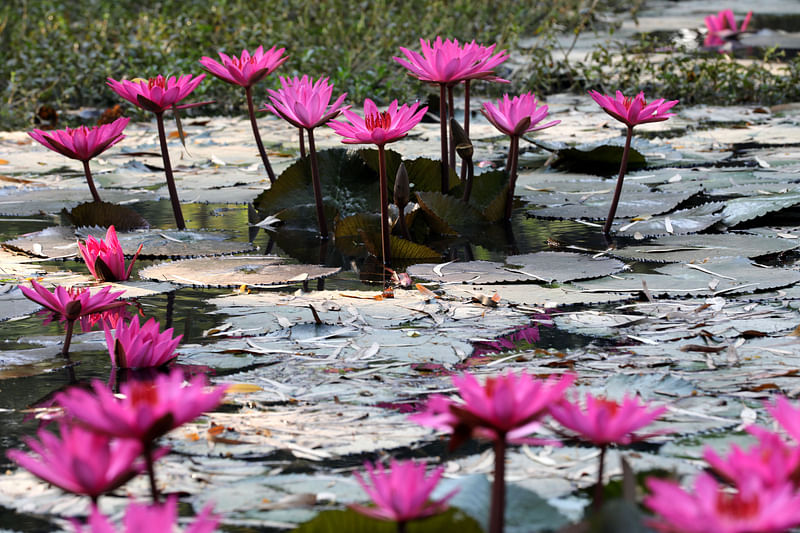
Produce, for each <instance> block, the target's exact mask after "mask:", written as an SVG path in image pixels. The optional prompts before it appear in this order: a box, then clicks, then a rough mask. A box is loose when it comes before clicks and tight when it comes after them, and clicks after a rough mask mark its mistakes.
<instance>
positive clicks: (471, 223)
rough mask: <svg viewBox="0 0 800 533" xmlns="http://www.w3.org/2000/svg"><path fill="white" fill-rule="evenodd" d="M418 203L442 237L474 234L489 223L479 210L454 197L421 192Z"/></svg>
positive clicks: (418, 194)
mask: <svg viewBox="0 0 800 533" xmlns="http://www.w3.org/2000/svg"><path fill="white" fill-rule="evenodd" d="M417 201H418V202H419V205H420V207H421V208H422V210H423V211H424V212H425V215H426V217H427V218H428V221H429V224H430V226H431V228H432V229H433V230H434V231H436V232H437V233H440V234H442V235H448V234H450V235H453V234H462V235H463V234H470V233H474V232H476V231H479V230H480V228H482V227H485V226H486V224H487V223H488V221H487V220H486V219H485V218H484V217H483V216H482V215H481V214H480V213H479V212H478V211H477V209H475V208H474V207H472V206H470V205H469V204H466V203H464V202H462V201H461V200H460V199H458V198H455V197H453V196H449V195H444V194H442V193H440V192H419V193H417Z"/></svg>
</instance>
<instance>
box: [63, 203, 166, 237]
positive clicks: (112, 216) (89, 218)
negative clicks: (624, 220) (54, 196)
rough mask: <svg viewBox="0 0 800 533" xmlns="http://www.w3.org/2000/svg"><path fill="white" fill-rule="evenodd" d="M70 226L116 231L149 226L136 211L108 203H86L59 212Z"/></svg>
mask: <svg viewBox="0 0 800 533" xmlns="http://www.w3.org/2000/svg"><path fill="white" fill-rule="evenodd" d="M61 214H62V216H64V217H66V219H67V220H68V221H69V223H70V224H72V225H73V226H77V227H92V226H100V227H102V228H107V227H109V226H114V228H116V230H117V231H131V230H135V229H142V228H144V229H147V228H149V227H150V224H149V223H148V222H147V221H146V220H145V219H144V218H143V217H142V215H140V214H139V213H137V212H136V211H134V210H133V209H131V208H129V207H125V206H123V205H117V204H111V203H108V202H86V203H83V204H80V205H78V206H75V207H74V208H72V210H71V211H67V210H66V209H64V210H62V211H61Z"/></svg>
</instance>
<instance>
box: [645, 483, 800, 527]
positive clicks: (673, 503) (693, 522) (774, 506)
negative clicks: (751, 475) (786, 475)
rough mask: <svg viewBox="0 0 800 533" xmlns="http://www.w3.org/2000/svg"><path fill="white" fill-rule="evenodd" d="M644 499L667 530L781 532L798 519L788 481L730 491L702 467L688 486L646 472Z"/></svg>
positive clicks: (799, 496)
mask: <svg viewBox="0 0 800 533" xmlns="http://www.w3.org/2000/svg"><path fill="white" fill-rule="evenodd" d="M647 487H648V488H649V489H650V495H649V496H647V497H646V498H645V500H644V504H645V505H646V506H647V507H649V508H650V509H652V510H653V511H654V512H655V513H656V515H658V518H657V519H656V520H653V521H652V522H650V524H649V525H650V526H652V527H654V528H656V529H658V530H659V531H665V532H669V533H782V532H784V531H788V530H789V529H791V528H793V527H796V526H799V525H800V493H799V492H798V491H797V489H796V488H795V486H794V485H793V484H791V483H783V484H781V485H778V486H773V487H763V486H760V485H758V484H753V485H750V486H746V487H737V490H736V491H731V490H730V489H729V488H728V487H726V486H724V485H720V484H718V483H717V482H716V481H715V480H714V478H713V477H712V476H710V475H709V474H706V473H703V474H700V475H699V476H698V477H697V479H696V480H695V484H694V491H693V492H688V491H686V490H684V489H683V488H681V486H680V485H679V484H678V483H676V482H674V481H665V480H662V479H656V478H648V479H647Z"/></svg>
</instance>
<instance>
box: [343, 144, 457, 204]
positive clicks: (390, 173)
mask: <svg viewBox="0 0 800 533" xmlns="http://www.w3.org/2000/svg"><path fill="white" fill-rule="evenodd" d="M358 154H359V155H360V156H361V157H362V158H363V159H364V161H366V162H367V164H368V165H369V167H370V168H371V169H372V170H374V171H375V173H376V174H377V173H378V150H376V149H374V148H365V149H362V150H359V151H358ZM401 162H402V163H403V164H404V165H405V167H406V172H407V173H408V183H409V185H410V186H411V192H412V193H414V192H420V191H440V192H441V190H442V171H441V162H440V161H438V160H436V159H430V158H428V157H418V158H416V159H407V160H403V159H402V157H401V156H400V154H398V153H397V152H395V151H394V150H386V174H387V175H386V179H387V182H388V184H389V199H390V200H389V201H390V202H393V201H394V200H393V198H394V179H395V177H396V176H397V169H398V168H399V167H400V163H401ZM460 181H461V180H459V178H458V176H457V175H456V173H455V170H454V169H452V168H451V169H450V182H449V187H450V189H453V188H454V187H456V186H457V185H458V184H459V183H460Z"/></svg>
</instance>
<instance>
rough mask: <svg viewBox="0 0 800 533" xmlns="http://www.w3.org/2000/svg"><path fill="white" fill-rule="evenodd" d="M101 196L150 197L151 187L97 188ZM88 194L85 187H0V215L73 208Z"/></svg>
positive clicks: (107, 198)
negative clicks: (126, 188) (143, 188)
mask: <svg viewBox="0 0 800 533" xmlns="http://www.w3.org/2000/svg"><path fill="white" fill-rule="evenodd" d="M99 192H100V197H101V198H102V199H103V200H104V201H106V202H113V203H120V202H125V203H128V202H131V201H144V200H153V199H155V195H154V194H153V193H152V192H150V191H142V190H120V189H100V191H99ZM90 198H91V195H90V194H89V191H88V189H56V188H43V189H22V190H20V189H17V188H13V189H12V188H8V187H6V188H3V189H0V215H3V216H30V215H38V214H41V213H58V212H60V211H61V210H62V209H72V208H73V207H75V206H77V205H78V204H80V203H83V202H86V201H87V200H89V199H90Z"/></svg>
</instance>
